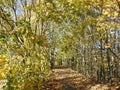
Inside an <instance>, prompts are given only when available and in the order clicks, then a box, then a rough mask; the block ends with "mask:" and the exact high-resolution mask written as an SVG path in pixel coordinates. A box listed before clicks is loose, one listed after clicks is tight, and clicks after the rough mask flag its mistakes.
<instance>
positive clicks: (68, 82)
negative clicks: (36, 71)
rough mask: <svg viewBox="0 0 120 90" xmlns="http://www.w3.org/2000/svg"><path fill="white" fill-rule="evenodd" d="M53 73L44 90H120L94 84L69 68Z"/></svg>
mask: <svg viewBox="0 0 120 90" xmlns="http://www.w3.org/2000/svg"><path fill="white" fill-rule="evenodd" d="M53 72H54V75H53V81H50V82H48V84H47V85H46V87H47V88H46V89H45V90H120V89H115V88H110V87H108V85H102V84H95V82H94V81H93V80H90V79H88V78H86V77H85V76H83V75H81V74H79V73H78V72H76V71H74V70H72V69H70V68H56V69H53Z"/></svg>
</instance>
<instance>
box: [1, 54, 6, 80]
mask: <svg viewBox="0 0 120 90" xmlns="http://www.w3.org/2000/svg"><path fill="white" fill-rule="evenodd" d="M4 62H6V56H5V55H0V65H1V67H0V68H1V69H0V79H3V78H5V77H6V72H7V70H6V68H5V63H4Z"/></svg>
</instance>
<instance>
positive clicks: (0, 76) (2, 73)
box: [0, 68, 7, 79]
mask: <svg viewBox="0 0 120 90" xmlns="http://www.w3.org/2000/svg"><path fill="white" fill-rule="evenodd" d="M6 72H7V70H6V69H5V68H3V69H0V79H3V78H5V77H6Z"/></svg>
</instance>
